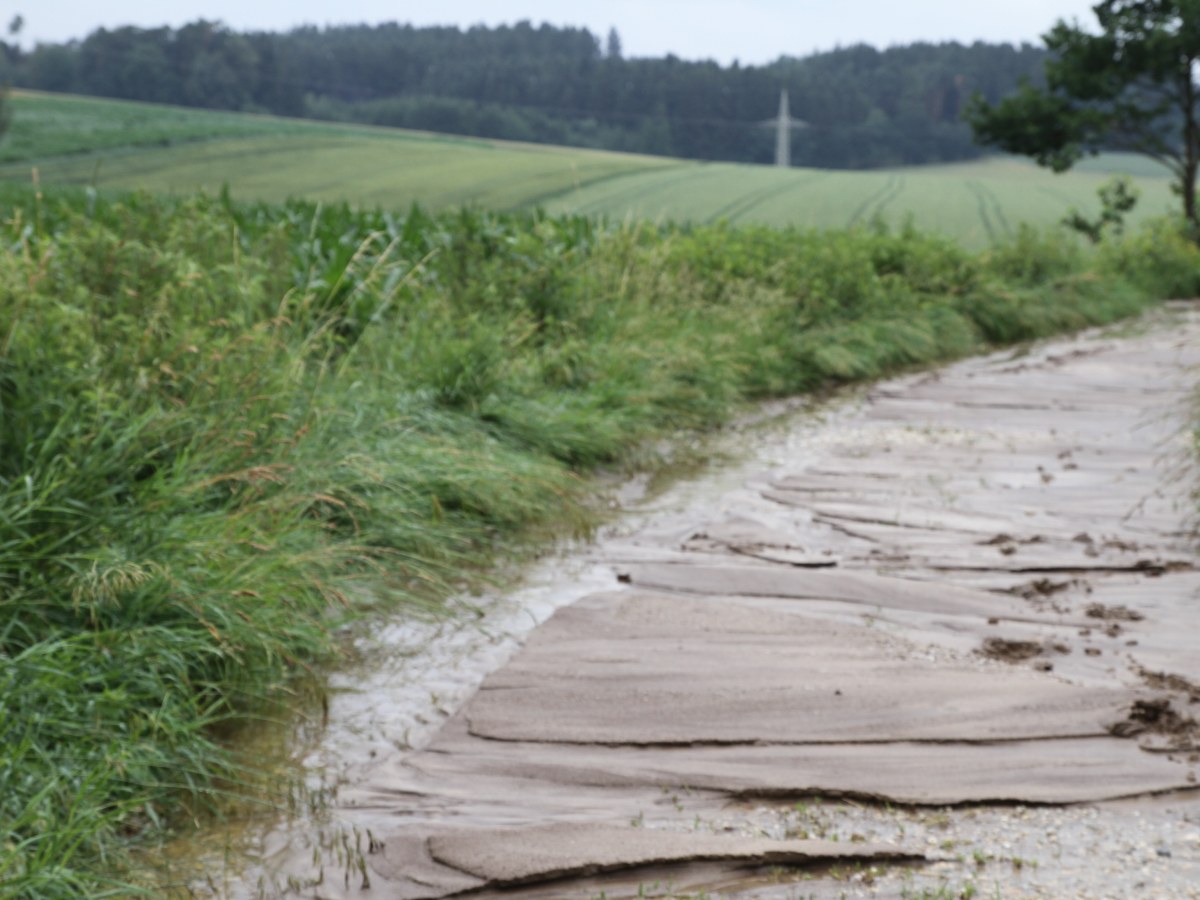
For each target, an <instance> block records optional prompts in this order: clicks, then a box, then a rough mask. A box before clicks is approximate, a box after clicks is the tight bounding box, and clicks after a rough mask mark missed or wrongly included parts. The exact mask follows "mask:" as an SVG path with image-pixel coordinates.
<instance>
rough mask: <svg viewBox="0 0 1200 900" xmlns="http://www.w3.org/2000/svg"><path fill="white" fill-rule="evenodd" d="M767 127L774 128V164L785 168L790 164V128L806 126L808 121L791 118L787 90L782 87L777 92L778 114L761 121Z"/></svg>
mask: <svg viewBox="0 0 1200 900" xmlns="http://www.w3.org/2000/svg"><path fill="white" fill-rule="evenodd" d="M762 124H763V125H765V126H766V127H768V128H774V129H775V165H777V166H783V167H784V168H787V167H789V166H791V164H792V129H793V128H807V127H808V123H807V122H805V121H804V120H802V119H793V118H792V111H791V108H790V107H789V106H788V92H787V88H784V89H783V90H781V91H780V92H779V115H778V116H776V117H775V118H774V119H767V121H765V122H763V123H762Z"/></svg>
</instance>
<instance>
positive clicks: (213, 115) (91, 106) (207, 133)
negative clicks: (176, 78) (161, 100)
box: [0, 91, 313, 163]
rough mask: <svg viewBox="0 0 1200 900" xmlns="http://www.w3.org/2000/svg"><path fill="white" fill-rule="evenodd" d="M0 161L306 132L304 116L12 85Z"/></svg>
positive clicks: (309, 130)
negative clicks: (293, 117) (9, 121)
mask: <svg viewBox="0 0 1200 900" xmlns="http://www.w3.org/2000/svg"><path fill="white" fill-rule="evenodd" d="M11 102H12V107H13V112H14V117H13V122H12V127H11V128H10V129H9V131H8V134H7V135H6V136H5V138H4V141H3V142H2V143H0V163H10V162H14V161H18V160H20V161H36V160H39V159H45V158H49V157H55V156H63V155H68V154H77V153H93V152H96V151H104V150H115V149H125V148H130V147H156V146H166V145H170V144H178V143H182V142H187V141H197V140H212V139H214V138H223V137H225V138H228V137H246V136H249V135H263V134H296V133H302V134H311V133H312V132H313V129H312V126H311V125H310V124H309V123H306V122H292V121H289V120H287V119H279V118H274V117H271V116H250V115H245V114H243V113H224V112H214V111H212V110H206V109H187V108H185V107H180V106H164V105H161V104H157V103H133V102H128V101H123V100H101V99H97V98H94V97H77V96H71V95H66V94H47V93H42V92H40V91H14V92H13V94H12V98H11Z"/></svg>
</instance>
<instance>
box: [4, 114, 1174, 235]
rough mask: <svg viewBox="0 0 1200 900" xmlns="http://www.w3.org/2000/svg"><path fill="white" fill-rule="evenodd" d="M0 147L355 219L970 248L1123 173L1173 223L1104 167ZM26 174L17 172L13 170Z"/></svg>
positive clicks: (1041, 217) (350, 146)
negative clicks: (878, 236) (384, 214)
mask: <svg viewBox="0 0 1200 900" xmlns="http://www.w3.org/2000/svg"><path fill="white" fill-rule="evenodd" d="M14 106H15V113H16V115H15V121H14V126H13V130H12V132H11V134H10V135H9V137H8V138H7V139H6V140H5V141H4V143H3V144H0V160H7V161H8V162H7V164H6V165H4V166H0V177H5V178H10V179H18V180H19V179H28V178H29V177H30V169H31V167H32V166H33V165H35V164H36V165H37V167H38V170H39V174H40V178H41V180H42V182H43V183H47V184H69V185H87V184H94V185H95V186H97V187H98V188H107V189H113V190H129V189H135V188H145V189H147V190H150V191H154V192H163V193H176V194H182V193H190V192H192V191H194V190H196V189H197V188H204V189H207V190H210V191H216V190H219V189H220V188H221V187H222V186H223V185H225V184H228V185H229V188H230V192H231V193H232V195H233V196H234V197H235V198H237V199H258V200H270V201H278V200H283V199H285V198H287V197H290V196H295V197H304V198H307V199H310V200H322V201H325V202H340V201H343V200H344V201H348V202H350V203H352V204H355V205H357V206H366V207H375V206H379V207H383V208H392V209H396V208H404V207H407V206H408V205H409V204H411V203H412V202H414V201H416V202H418V203H421V204H422V205H424V206H426V207H428V208H430V209H435V210H436V209H443V208H447V207H452V206H460V205H464V204H466V205H473V206H480V207H485V208H490V209H500V210H512V209H521V208H528V207H531V206H537V205H540V206H543V207H544V208H545V209H547V210H548V211H549V212H552V213H576V212H578V213H585V214H600V215H605V216H609V217H611V218H617V219H625V218H629V217H633V218H649V219H651V220H656V221H657V220H673V221H680V222H683V221H688V222H698V223H706V222H714V221H716V220H718V219H721V218H726V219H728V220H729V221H731V222H735V223H739V222H747V223H749V222H755V223H762V224H766V225H792V224H795V225H802V226H816V227H822V228H826V227H845V226H848V225H853V224H855V223H859V222H867V221H870V220H871V219H872V218H873V217H874V216H875V215H877V214H879V215H882V216H884V217H885V218H886V219H888V220H890V221H892V222H899V221H901V220H903V219H904V218H906V217H908V216H912V218H913V219H914V221H915V222H916V224H917V225H918V226H920V227H922V228H929V229H935V230H939V231H942V232H944V233H946V234H950V235H952V236H954V237H955V238H956V239H958V240H959V241H961V242H962V243H963V244H965V245H967V246H971V247H980V246H984V245H986V244H988V243H989V242H990V241H992V240H995V239H1003V238H1005V237H1008V236H1011V235H1012V234H1013V232H1014V229H1015V226H1016V225H1017V224H1018V223H1020V222H1022V221H1026V222H1031V223H1033V224H1037V225H1043V226H1044V225H1052V224H1054V223H1056V222H1057V221H1059V220H1060V219H1061V218H1062V216H1063V215H1064V214H1065V213H1066V211H1067V210H1068V208H1070V207H1071V206H1077V207H1079V208H1080V209H1082V210H1084V211H1085V212H1089V213H1094V211H1095V209H1096V206H1097V202H1096V196H1095V193H1096V188H1097V187H1098V186H1099V184H1100V183H1101V182H1103V181H1104V180H1105V178H1107V177H1108V174H1109V173H1111V172H1114V171H1129V172H1131V173H1132V174H1134V175H1135V176H1136V178H1137V181H1138V183H1139V185H1140V186H1141V188H1142V192H1143V195H1142V201H1141V203H1140V204H1139V205H1138V208H1137V209H1136V210H1135V212H1134V214H1133V216H1132V217H1131V218H1132V220H1133V221H1137V220H1139V219H1141V218H1144V217H1145V216H1148V215H1158V214H1161V213H1163V212H1166V211H1168V210H1169V209H1171V208H1172V206H1173V205H1174V204H1173V198H1172V196H1171V193H1170V190H1169V179H1168V178H1167V177H1166V173H1165V171H1163V170H1160V169H1158V168H1156V167H1155V166H1154V165H1153V164H1149V163H1147V162H1145V161H1143V160H1142V159H1140V158H1138V157H1132V156H1122V155H1118V154H1112V155H1109V156H1106V157H1101V158H1099V159H1095V160H1090V161H1088V162H1087V163H1085V164H1084V165H1082V166H1081V167H1080V169H1079V170H1078V171H1074V172H1070V173H1067V174H1065V175H1053V174H1051V173H1049V172H1047V171H1045V170H1042V169H1039V168H1038V167H1036V166H1034V165H1032V164H1031V163H1028V162H1026V161H1024V160H1016V159H1009V158H999V157H993V158H989V159H985V160H981V161H977V162H970V163H958V164H950V165H937V166H926V167H916V168H907V169H896V170H875V171H835V170H823V169H802V168H794V169H789V170H780V169H776V168H774V167H770V166H751V165H739V164H731V163H703V162H694V161H686V160H676V159H668V158H663V157H650V156H637V155H634V154H625V153H610V152H605V151H595V150H582V149H575V148H566V147H549V146H544V145H537V144H516V143H510V142H504V141H491V140H482V139H477V138H458V137H451V136H445V135H433V134H425V133H419V132H411V131H403V130H400V129H390V128H373V127H366V126H349V125H336V124H330V123H322V122H308V121H301V120H294V119H280V118H274V117H270V116H252V115H246V114H238V113H219V112H210V111H206V110H191V109H180V108H178V107H169V106H155V105H152V104H141V103H129V102H123V101H113V100H101V99H94V98H81V97H66V96H54V95H49V94H32V93H20V94H18V95H17V96H16V97H15V102H14ZM18 159H19V160H20V161H19V162H18V161H17V160H18Z"/></svg>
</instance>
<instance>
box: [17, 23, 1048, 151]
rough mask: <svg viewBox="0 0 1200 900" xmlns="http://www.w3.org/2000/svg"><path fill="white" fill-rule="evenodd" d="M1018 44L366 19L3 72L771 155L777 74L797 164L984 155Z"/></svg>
mask: <svg viewBox="0 0 1200 900" xmlns="http://www.w3.org/2000/svg"><path fill="white" fill-rule="evenodd" d="M1044 58H1045V53H1044V51H1043V50H1041V49H1039V48H1035V47H1032V46H1029V45H1022V46H1020V47H1014V46H1012V45H1009V44H984V43H976V44H973V45H971V46H964V45H961V44H956V43H948V44H936V45H935V44H912V45H909V46H903V47H892V48H889V49H887V50H882V51H880V50H876V49H874V48H872V47H868V46H862V45H860V46H855V47H848V48H845V49H839V50H834V51H831V52H827V53H817V54H814V55H811V56H807V57H803V58H793V57H781V58H780V59H778V60H777V61H775V62H773V63H771V64H769V65H763V66H740V65H738V64H737V63H734V64H733V65H730V66H720V65H718V64H716V63H714V62H711V61H706V62H703V61H686V60H681V59H678V58H676V57H674V56H667V57H665V58H661V59H650V58H639V59H626V58H623V57H622V56H621V53H620V41H619V39H618V38H617V36H616V34H615V32H614V33H613V34H612V35H611V36H610V37H609V40H608V42H607V47H602V45H601V41H600V39H599V38H598V37H597V36H595V35H593V34H591V33H590V32H589V31H587V30H586V29H576V28H555V27H552V26H550V25H542V26H540V27H536V28H535V27H533V26H532V25H531V24H529V23H528V22H522V23H519V24H516V25H512V26H501V27H498V28H484V27H475V28H470V29H467V30H465V31H464V30H460V29H458V28H445V27H431V28H414V27H412V26H409V25H400V24H396V23H389V24H384V25H378V26H367V25H359V26H339V27H331V28H324V29H318V28H312V27H309V28H298V29H295V30H292V31H288V32H282V33H271V32H252V33H244V34H242V33H237V32H234V31H231V30H229V29H228V28H225V27H224V26H222V25H220V24H218V23H212V22H205V21H198V22H194V23H192V24H190V25H185V26H184V27H182V28H179V29H170V28H156V29H139V28H132V27H128V28H118V29H114V30H107V29H99V30H97V31H94V32H92V33H91V34H89V35H88V36H87V37H86V38H84V39H83V40H82V41H77V42H70V43H66V44H40V45H38V46H37V48H36V49H34V50H33V51H31V52H28V53H26V52H23V51H22V50H21V49H20V48H19V47H16V46H14V45H8V44H4V43H2V42H0V80H8V81H10V82H11V83H13V84H15V85H18V86H23V87H29V88H37V89H42V90H48V91H62V92H72V93H78V94H91V95H94V96H101V97H113V98H122V99H129V100H143V101H152V102H159V103H171V104H178V105H183V106H193V107H203V108H209V109H221V110H236V111H245V112H269V113H275V114H278V115H286V116H304V117H309V118H321V119H328V120H339V121H347V122H359V123H364V124H374V125H390V126H396V127H403V128H415V129H424V130H431V131H439V132H444V133H450V134H460V135H469V136H477V137H487V138H503V139H509V140H519V141H531V142H537V143H548V144H561V145H568V146H577V147H591V148H597V149H608V150H624V151H630V152H636V153H648V154H655V155H660V156H675V157H684V158H691V159H707V160H724V161H734V162H769V161H770V160H771V158H772V152H773V146H774V139H773V136H772V134H771V132H770V130H769V129H766V128H762V127H760V126H759V125H758V124H757V123H759V122H761V121H762V120H765V119H768V118H770V117H772V116H774V115H775V113H776V110H777V106H778V102H779V90H780V89H781V88H787V90H788V92H789V94H790V96H791V107H792V114H793V115H794V116H796V117H798V118H800V119H802V120H804V121H806V122H807V123H809V126H810V127H808V128H806V129H804V130H802V131H799V132H797V134H796V136H795V138H794V140H793V160H794V162H795V164H796V165H802V166H820V167H826V168H851V169H853V168H874V167H882V166H895V165H912V164H922V163H933V162H949V161H956V160H966V159H972V158H975V157H978V156H979V155H981V151H980V149H979V148H977V147H976V146H974V145H973V144H972V142H971V136H970V132H969V129H968V128H967V127H966V126H965V125H964V124H963V123H962V122H960V121H959V118H958V113H959V110H960V107H961V105H962V103H963V102H964V101H965V100H966V98H967V97H968V96H970V95H971V93H972V92H974V91H976V90H979V91H981V92H982V93H983V94H984V96H986V97H987V98H988V99H990V100H993V101H995V100H997V99H999V98H1000V97H1001V96H1003V95H1004V94H1006V93H1008V92H1010V91H1012V90H1013V89H1014V88H1015V86H1016V84H1017V80H1018V78H1020V77H1021V76H1023V75H1025V76H1030V77H1032V78H1034V79H1035V80H1036V79H1037V78H1038V76H1039V75H1040V72H1041V68H1042V62H1043V60H1044Z"/></svg>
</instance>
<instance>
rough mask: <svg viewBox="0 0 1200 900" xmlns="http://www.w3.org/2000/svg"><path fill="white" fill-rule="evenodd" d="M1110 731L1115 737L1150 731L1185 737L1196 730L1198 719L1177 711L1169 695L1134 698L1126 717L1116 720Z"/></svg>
mask: <svg viewBox="0 0 1200 900" xmlns="http://www.w3.org/2000/svg"><path fill="white" fill-rule="evenodd" d="M1108 731H1109V734H1112V735H1113V736H1115V737H1134V736H1136V735H1139V734H1146V733H1150V734H1164V735H1169V736H1171V737H1180V738H1183V737H1186V736H1188V735H1190V734H1192V733H1194V732H1195V731H1196V720H1195V719H1193V718H1192V717H1191V716H1188V717H1187V718H1184V717H1183V716H1181V715H1180V714H1179V713H1178V712H1176V711H1175V709H1174V708H1173V707H1172V706H1171V700H1170V698H1168V697H1159V698H1157V699H1154V700H1134V701H1133V705H1132V706H1130V708H1129V714H1128V715H1127V716H1126V718H1124V719H1122V720H1121V721H1120V722H1114V723H1113V724H1112V725H1110V726H1109V727H1108Z"/></svg>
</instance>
